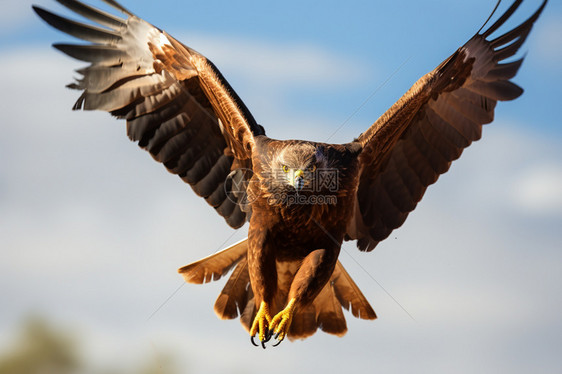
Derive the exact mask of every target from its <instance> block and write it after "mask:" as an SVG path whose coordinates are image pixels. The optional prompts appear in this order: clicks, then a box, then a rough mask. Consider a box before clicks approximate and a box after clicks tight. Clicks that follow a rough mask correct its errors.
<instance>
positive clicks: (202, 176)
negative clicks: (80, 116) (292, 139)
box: [33, 0, 265, 228]
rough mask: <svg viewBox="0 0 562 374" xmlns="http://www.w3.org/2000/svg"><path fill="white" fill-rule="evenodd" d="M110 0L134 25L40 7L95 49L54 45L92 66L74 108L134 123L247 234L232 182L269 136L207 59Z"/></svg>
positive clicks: (158, 153) (136, 135) (71, 0)
mask: <svg viewBox="0 0 562 374" xmlns="http://www.w3.org/2000/svg"><path fill="white" fill-rule="evenodd" d="M103 1H104V2H106V3H107V4H109V5H110V6H111V7H113V8H114V9H116V10H118V11H120V12H122V13H124V14H125V15H126V17H127V18H126V19H122V18H120V17H117V16H114V15H112V14H110V13H107V12H105V11H102V10H99V9H96V8H94V7H92V6H90V5H85V4H83V3H82V2H80V1H77V0H58V2H59V3H61V4H62V5H63V6H65V7H67V8H68V9H70V10H72V11H74V12H75V13H77V14H79V15H81V16H83V17H85V18H86V19H88V20H90V21H93V22H95V23H96V24H97V25H99V26H101V27H98V26H96V25H89V24H85V23H81V22H77V21H74V20H70V19H67V18H64V17H61V16H59V15H56V14H54V13H52V12H49V11H47V10H44V9H42V8H39V7H36V6H34V7H33V8H34V10H35V12H36V13H37V14H38V15H39V16H40V17H41V18H42V19H44V20H45V21H46V22H47V23H48V24H49V25H51V26H53V27H55V28H57V29H59V30H60V31H63V32H65V33H67V34H69V35H72V36H74V37H77V38H79V39H82V40H86V41H88V42H90V43H92V44H85V45H77V44H55V45H54V47H55V48H57V49H59V50H60V51H62V52H63V53H65V54H67V55H69V56H71V57H73V58H76V59H78V60H82V61H86V62H88V63H90V65H89V66H87V67H85V68H82V69H79V70H77V72H78V73H79V74H80V75H81V77H80V78H79V79H78V80H77V81H76V82H74V83H72V84H70V85H69V87H70V88H74V89H78V90H81V91H83V92H82V95H81V96H80V97H79V99H78V100H77V101H76V103H75V105H74V107H73V108H74V109H85V110H104V111H107V112H110V113H111V114H113V115H114V116H116V117H118V118H123V119H126V120H127V135H128V136H129V138H130V139H131V140H133V141H137V142H138V144H139V146H140V147H141V148H144V149H146V150H147V151H148V152H149V153H150V154H151V155H152V157H153V158H154V159H155V160H156V161H158V162H161V163H163V164H164V165H165V166H166V168H167V169H168V171H170V172H171V173H174V174H177V175H178V176H179V177H180V178H181V179H182V180H184V181H185V182H186V183H188V184H190V185H191V187H192V188H193V190H194V191H195V193H197V194H198V195H200V196H202V197H203V198H205V199H206V200H207V202H208V203H209V204H210V205H211V206H212V207H214V208H216V209H217V212H218V213H219V214H220V215H222V216H223V217H224V219H225V220H226V222H227V223H228V224H229V225H231V226H232V227H236V228H237V227H240V226H241V225H243V224H244V222H246V219H247V214H250V211H249V209H247V207H245V208H244V211H243V210H242V207H241V204H238V200H235V199H236V198H237V196H243V194H235V193H232V191H230V190H229V188H231V187H232V184H230V183H228V180H227V177H228V176H229V174H230V173H231V172H232V171H233V170H236V168H244V169H249V170H251V169H252V164H251V152H252V150H253V145H254V143H253V141H254V140H253V139H254V136H256V135H263V134H265V132H264V131H263V128H262V127H261V126H259V125H258V124H257V123H256V121H255V120H254V118H253V117H252V115H251V113H250V112H249V110H248V109H247V108H246V106H245V105H244V103H243V102H242V100H241V99H240V98H239V97H238V95H237V94H236V92H235V91H234V90H233V89H232V87H231V86H230V85H229V84H228V82H227V81H226V79H224V77H223V76H222V75H221V73H220V72H219V70H218V69H217V68H216V66H215V65H214V64H212V63H211V62H210V61H209V60H207V59H206V58H205V57H204V56H202V55H201V54H199V53H197V52H196V51H194V50H193V49H191V48H189V47H186V46H184V45H183V44H181V43H180V42H178V41H177V40H175V39H174V38H173V37H171V36H170V35H168V34H167V33H165V32H164V31H161V30H159V29H158V28H156V27H154V26H152V25H151V24H149V23H147V22H145V21H144V20H142V19H140V18H138V17H136V16H135V15H133V14H132V13H131V12H129V11H128V10H127V9H125V8H124V7H122V6H121V5H119V4H118V3H117V2H115V1H113V0H103ZM223 124H224V125H223ZM240 175H242V176H243V177H244V178H245V177H246V176H248V174H247V173H240ZM221 189H222V190H223V191H222V192H221V191H220V190H221ZM229 199H234V200H235V201H227V200H229Z"/></svg>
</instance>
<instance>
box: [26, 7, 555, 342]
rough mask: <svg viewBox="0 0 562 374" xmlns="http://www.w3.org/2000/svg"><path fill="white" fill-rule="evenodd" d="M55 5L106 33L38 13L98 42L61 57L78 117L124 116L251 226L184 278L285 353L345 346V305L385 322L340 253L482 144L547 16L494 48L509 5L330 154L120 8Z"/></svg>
mask: <svg viewBox="0 0 562 374" xmlns="http://www.w3.org/2000/svg"><path fill="white" fill-rule="evenodd" d="M57 1H58V2H59V3H60V4H62V5H63V6H65V7H66V8H68V9H70V10H71V11H73V12H75V13H77V14H79V15H80V16H82V17H84V18H86V19H87V20H89V21H92V22H93V23H95V24H96V25H92V24H88V23H81V22H77V21H74V20H70V19H67V18H63V17H61V16H59V15H56V14H54V13H51V12H49V11H47V10H45V9H42V8H40V7H36V6H34V10H35V12H36V13H37V14H38V15H39V16H40V17H41V18H42V19H43V20H45V21H46V22H47V23H48V24H49V25H51V26H53V27H55V28H57V29H59V30H61V31H63V32H65V33H68V34H70V35H72V36H74V37H77V38H79V39H83V40H85V41H87V42H89V43H86V44H55V45H54V47H55V48H57V49H59V50H60V51H62V52H64V53H66V54H67V55H69V56H71V57H73V58H76V59H78V60H82V61H86V62H87V63H89V65H88V66H86V67H85V68H82V69H80V70H78V73H79V74H80V75H81V77H80V79H78V80H76V82H74V83H72V84H70V85H69V87H70V88H73V89H77V90H79V91H82V94H81V95H80V97H79V99H78V101H77V102H76V104H75V105H74V108H73V109H85V110H94V109H96V110H104V111H107V112H109V113H111V114H112V115H113V116H115V117H117V118H122V119H125V120H126V123H127V135H128V136H129V138H130V139H131V140H133V141H136V142H138V145H139V146H140V147H141V148H143V149H145V150H147V151H148V152H149V153H150V154H151V156H152V157H153V158H154V159H155V160H156V161H158V162H161V163H162V164H164V166H165V167H166V169H167V170H168V171H169V172H171V173H173V174H177V175H178V176H179V177H180V178H181V179H182V180H183V181H184V182H186V183H188V184H189V185H190V186H191V188H192V189H193V191H194V192H195V193H196V194H197V195H199V196H201V197H203V198H204V199H205V200H206V201H207V203H208V204H209V205H211V206H212V207H213V208H214V209H215V210H216V211H217V213H218V214H220V215H221V216H222V217H223V218H224V219H225V221H226V223H227V224H228V225H229V226H231V227H233V228H239V227H241V226H242V225H244V224H245V223H246V222H247V221H249V229H248V237H247V239H245V240H243V241H241V242H239V243H236V244H235V245H233V246H231V247H229V248H227V249H224V250H222V251H220V252H218V253H216V254H213V255H211V256H209V257H206V258H204V259H202V260H199V261H197V262H194V263H192V264H190V265H187V266H184V267H182V268H180V269H179V272H180V273H181V274H182V275H183V277H184V278H185V280H186V281H187V282H191V283H204V282H209V281H211V280H216V279H219V278H220V277H222V276H223V275H225V274H227V273H228V272H229V271H230V270H232V269H233V271H232V274H231V275H230V278H229V279H228V281H227V282H226V285H225V286H224V288H223V290H222V292H221V293H220V295H219V297H218V299H217V301H216V303H215V312H216V313H217V315H218V316H219V317H220V318H223V319H231V318H236V317H238V316H240V320H241V322H242V324H243V326H244V327H245V328H246V329H247V330H248V332H249V334H250V336H251V340H252V342H253V343H254V344H255V345H258V344H256V341H255V339H256V338H257V339H258V340H259V342H260V343H261V345H262V346H263V347H264V348H265V346H266V345H265V344H266V342H268V341H269V340H270V339H273V340H277V343H276V344H279V342H281V341H282V340H283V339H284V338H285V337H289V338H305V337H307V336H310V335H312V334H314V332H315V331H316V330H317V329H318V328H320V329H322V330H323V331H325V332H328V333H331V334H335V335H339V336H341V335H343V334H345V332H346V330H347V326H346V321H345V318H344V315H343V310H342V309H343V308H345V309H347V310H350V311H351V313H352V314H353V315H354V316H355V317H358V318H364V319H374V318H376V315H375V312H374V311H373V309H372V308H371V306H370V305H369V302H368V301H367V300H366V299H365V297H364V296H363V294H362V293H361V291H360V290H359V288H358V287H357V285H356V284H355V283H354V282H353V280H352V279H351V277H350V276H349V274H348V273H347V272H346V271H345V269H344V268H343V267H342V265H341V264H340V262H339V261H338V255H339V252H340V248H341V245H342V242H343V241H344V240H356V241H357V247H358V248H359V250H361V251H371V250H373V248H375V246H376V245H377V244H378V243H379V242H380V241H381V240H384V239H385V238H387V237H388V236H389V235H390V233H391V232H392V230H394V229H396V228H398V227H400V226H401V225H402V224H403V223H404V220H405V219H406V217H407V216H408V214H409V213H410V212H411V211H412V210H414V209H415V207H416V205H417V203H418V202H419V201H420V200H421V198H422V196H423V194H424V192H425V190H426V188H427V187H428V186H429V185H430V184H432V183H434V182H435V181H436V180H437V178H438V177H439V175H441V174H443V173H445V172H446V171H447V170H448V169H449V167H450V166H451V163H452V161H453V160H455V159H457V158H458V157H459V156H460V155H461V153H462V151H463V149H464V148H466V147H468V146H469V145H470V144H471V143H472V142H473V141H475V140H478V139H480V136H481V133H482V125H483V124H486V123H489V122H491V121H492V120H493V118H494V108H495V106H496V103H497V102H498V101H502V100H513V99H515V98H517V97H518V96H519V95H521V94H522V92H523V90H522V89H521V88H520V87H518V86H517V85H515V84H514V83H512V82H511V81H510V79H511V78H513V77H514V76H515V74H516V73H517V71H518V70H519V67H520V66H521V63H522V61H523V59H522V58H520V59H511V57H512V56H514V55H515V54H516V52H517V51H518V50H519V48H520V47H521V45H522V44H523V42H524V41H525V39H526V38H527V36H528V35H529V33H530V31H531V28H532V27H533V24H534V23H535V21H536V20H537V18H538V17H539V15H540V14H541V12H542V10H543V9H544V7H545V5H546V0H544V1H543V2H542V5H541V6H540V7H539V8H538V10H537V11H536V12H535V13H534V14H532V15H531V16H530V17H529V18H528V19H527V20H526V21H524V22H523V23H521V24H520V25H518V26H517V27H515V28H513V29H511V30H509V31H507V32H505V33H501V34H500V35H496V36H493V34H494V32H495V31H496V30H498V28H500V26H502V25H504V23H505V22H506V21H507V20H508V19H509V18H510V17H511V15H512V14H513V13H514V12H515V11H516V10H517V8H518V7H519V6H520V4H521V2H522V1H521V0H515V1H514V2H513V4H512V5H511V6H509V7H508V9H507V10H506V11H505V13H503V14H502V15H501V16H499V17H498V18H497V20H496V21H495V22H493V23H492V24H491V25H490V26H489V27H487V28H486V29H484V26H483V27H482V28H481V29H480V30H479V31H478V32H477V33H476V35H474V36H473V37H472V38H471V39H470V40H469V41H468V42H466V43H465V44H464V45H463V46H462V47H460V48H459V49H458V50H457V51H455V52H454V53H453V54H452V55H451V56H450V57H448V58H447V59H446V60H445V61H443V62H442V63H441V64H440V65H439V66H437V68H435V69H434V70H433V71H431V72H429V73H427V74H426V75H424V76H422V77H421V78H420V79H419V80H418V81H417V82H415V83H414V85H413V86H412V87H411V88H410V89H409V90H408V91H407V92H406V93H405V94H404V95H403V96H402V97H401V98H400V99H399V100H398V101H397V102H396V103H395V104H394V105H392V106H391V107H390V109H388V110H387V111H386V112H385V113H384V114H383V115H382V116H381V117H380V118H379V119H377V120H376V121H375V122H374V123H373V124H372V125H371V126H370V127H369V128H368V129H366V130H365V132H363V133H362V134H361V135H359V136H358V137H357V138H356V139H354V140H353V141H351V142H349V143H346V144H327V143H317V142H310V141H305V140H276V139H271V138H269V137H267V136H266V134H265V130H264V128H263V127H262V126H260V125H259V124H258V123H257V122H256V120H255V119H254V117H253V116H252V114H251V113H250V111H249V110H248V108H247V107H246V105H244V103H243V102H242V100H241V99H240V97H239V96H238V95H237V94H236V92H235V91H234V90H233V89H232V87H231V86H230V85H229V83H228V82H227V81H226V79H225V78H224V77H223V76H222V74H221V73H220V71H219V70H218V69H217V67H216V66H215V65H214V64H213V63H212V62H211V61H209V60H208V59H207V58H205V56H203V55H201V54H200V53H198V52H196V51H195V50H193V49H191V48H189V47H188V46H186V45H184V44H182V43H180V42H179V41H177V40H176V39H174V38H173V37H172V36H170V35H169V34H167V33H166V32H165V31H162V30H160V29H158V28H157V27H155V26H153V25H151V24H149V23H147V22H146V21H144V20H142V19H140V18H138V17H137V16H135V15H134V14H133V13H131V12H130V11H128V10H127V9H125V8H124V7H123V6H121V5H119V4H118V3H117V2H115V1H113V0H103V1H104V2H105V3H107V4H109V5H110V6H112V7H113V8H115V9H116V10H117V11H119V12H120V13H122V14H123V16H116V15H114V14H111V13H108V12H106V11H103V10H100V9H97V8H94V7H92V6H90V5H86V4H84V3H82V2H80V1H77V0H57ZM498 5H499V3H498ZM496 9H497V5H496ZM496 9H494V12H492V15H493V14H494V13H495V10H496ZM492 15H491V16H490V18H488V21H486V23H485V25H486V24H488V22H489V21H490V19H491V18H492ZM490 23H491V22H490ZM506 60H507V61H506Z"/></svg>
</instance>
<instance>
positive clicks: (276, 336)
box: [274, 331, 281, 342]
mask: <svg viewBox="0 0 562 374" xmlns="http://www.w3.org/2000/svg"><path fill="white" fill-rule="evenodd" d="M279 334H281V331H279V332H278V333H277V334H275V336H274V339H275V340H277V338H278V337H279ZM280 342H281V341H280Z"/></svg>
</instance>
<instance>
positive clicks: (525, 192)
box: [512, 164, 562, 215]
mask: <svg viewBox="0 0 562 374" xmlns="http://www.w3.org/2000/svg"><path fill="white" fill-rule="evenodd" d="M512 198H513V201H514V203H515V204H517V205H518V206H519V207H520V208H521V209H523V210H524V211H526V212H529V213H535V214H546V215H550V214H556V215H562V165H560V164H554V165H553V164H550V165H549V164H546V165H536V166H535V167H534V168H528V169H526V170H522V171H521V172H520V173H519V175H518V176H517V179H516V181H515V184H514V187H513V190H512Z"/></svg>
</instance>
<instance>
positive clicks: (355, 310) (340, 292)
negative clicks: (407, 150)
mask: <svg viewBox="0 0 562 374" xmlns="http://www.w3.org/2000/svg"><path fill="white" fill-rule="evenodd" d="M331 281H333V287H334V292H335V295H336V297H337V299H338V300H339V302H340V304H341V305H342V306H343V307H344V308H345V309H346V310H349V311H351V314H353V316H354V317H356V318H361V319H376V318H377V315H376V313H375V311H374V310H373V308H372V307H371V304H369V302H368V301H367V299H366V298H365V296H364V295H363V292H361V290H360V289H359V287H357V285H356V284H355V282H354V281H353V279H351V277H350V276H349V274H348V273H347V271H346V270H345V269H344V268H343V265H342V264H341V263H340V262H339V261H338V263H337V264H336V268H335V269H334V273H333V274H332V279H331ZM330 283H331V282H330Z"/></svg>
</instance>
